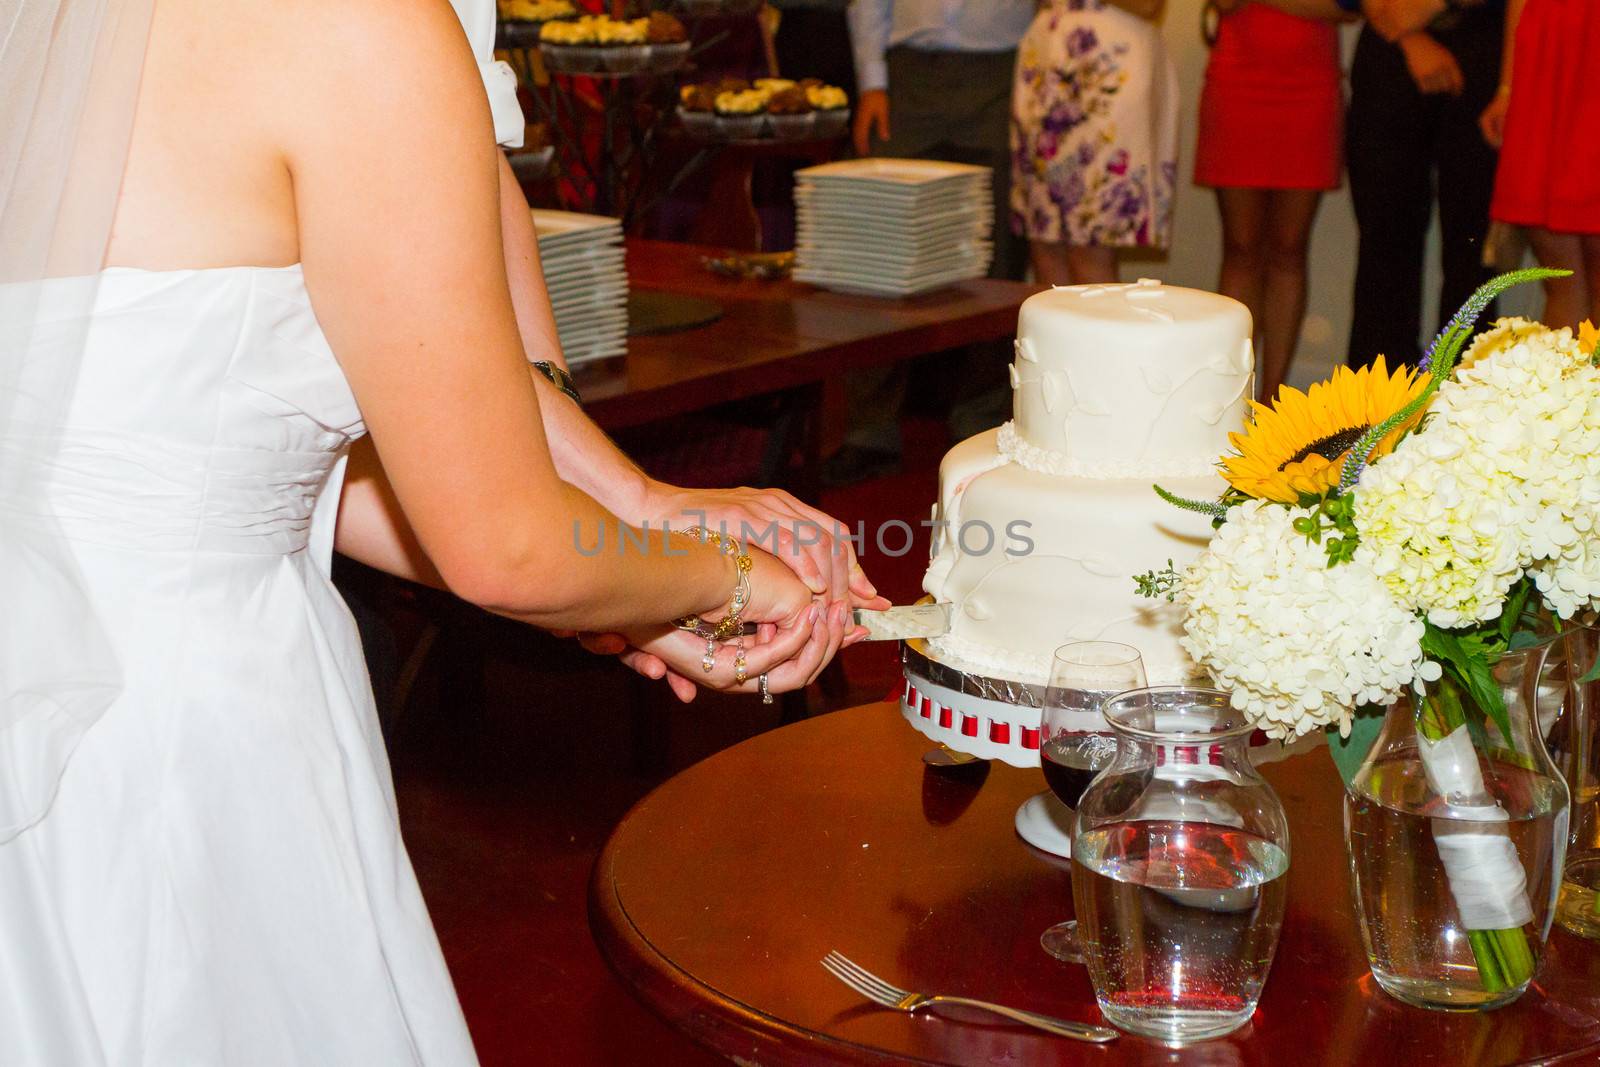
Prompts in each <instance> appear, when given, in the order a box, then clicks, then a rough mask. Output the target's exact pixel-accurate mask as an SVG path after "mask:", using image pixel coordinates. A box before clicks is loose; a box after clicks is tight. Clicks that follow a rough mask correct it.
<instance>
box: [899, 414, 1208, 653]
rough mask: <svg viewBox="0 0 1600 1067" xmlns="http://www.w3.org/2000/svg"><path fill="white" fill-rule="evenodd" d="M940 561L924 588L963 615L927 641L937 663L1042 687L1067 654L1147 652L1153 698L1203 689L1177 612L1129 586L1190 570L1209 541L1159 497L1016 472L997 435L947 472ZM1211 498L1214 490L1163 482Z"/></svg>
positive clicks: (1140, 484)
mask: <svg viewBox="0 0 1600 1067" xmlns="http://www.w3.org/2000/svg"><path fill="white" fill-rule="evenodd" d="M940 475H941V481H942V482H943V484H942V485H941V486H940V500H941V502H940V516H939V518H940V519H941V520H942V522H943V525H942V526H941V529H940V533H939V541H938V548H937V551H936V553H935V555H934V559H933V562H932V563H931V564H930V566H929V568H928V573H927V577H926V578H925V580H924V583H923V588H924V589H925V590H926V591H927V592H928V593H930V594H932V595H933V597H934V598H935V599H936V600H940V601H948V602H951V603H953V604H954V605H955V608H956V610H955V611H954V612H953V613H952V616H951V628H950V632H949V633H948V634H946V635H945V636H943V637H940V638H937V639H935V640H934V641H933V642H931V648H932V651H933V654H934V655H936V656H937V657H938V658H939V659H940V660H941V661H943V662H947V663H951V664H953V665H955V666H958V667H961V668H963V669H966V670H970V671H972V672H974V673H977V674H981V675H988V676H992V677H1000V678H1010V679H1015V680H1017V681H1020V682H1027V683H1032V684H1043V683H1045V682H1046V681H1047V680H1048V677H1049V671H1050V659H1051V654H1052V653H1053V651H1054V650H1055V649H1056V648H1057V647H1059V646H1060V645H1063V644H1066V643H1067V642H1069V641H1120V642H1122V643H1124V644H1129V645H1132V646H1134V647H1135V648H1138V649H1139V650H1140V652H1141V653H1142V655H1143V657H1144V661H1145V670H1146V672H1147V673H1148V675H1149V680H1150V683H1151V684H1152V685H1158V684H1175V683H1180V682H1188V681H1194V680H1196V679H1197V678H1203V675H1201V674H1199V672H1197V670H1196V668H1195V666H1194V664H1193V663H1192V661H1190V659H1189V657H1188V655H1187V654H1186V653H1185V652H1184V651H1183V649H1182V647H1181V646H1180V645H1179V643H1178V641H1179V638H1180V637H1182V636H1183V626H1182V609H1181V608H1180V607H1179V605H1177V604H1174V603H1170V602H1168V601H1165V600H1152V599H1150V598H1147V597H1142V596H1140V595H1139V593H1138V591H1137V589H1136V587H1135V584H1134V576H1135V575H1137V574H1142V573H1144V572H1146V571H1149V570H1152V569H1154V570H1160V569H1162V568H1163V567H1165V566H1166V565H1167V563H1168V562H1169V561H1171V562H1172V563H1174V564H1175V565H1176V566H1178V567H1179V568H1182V567H1183V566H1185V565H1186V564H1188V563H1189V562H1191V561H1192V560H1193V559H1194V558H1195V557H1196V556H1198V555H1199V553H1200V551H1201V550H1202V549H1203V548H1204V547H1205V546H1206V544H1207V543H1208V542H1209V541H1210V539H1211V533H1212V528H1211V522H1210V520H1209V518H1207V517H1206V516H1204V515H1198V514H1195V513H1193V512H1187V511H1182V510H1180V509H1178V508H1176V507H1173V506H1172V505H1170V504H1168V503H1166V502H1165V501H1163V500H1162V499H1161V498H1160V497H1158V496H1157V495H1156V494H1155V490H1154V488H1153V487H1152V485H1151V481H1150V480H1147V479H1134V478H1114V479H1109V478H1108V479H1094V478H1071V477H1059V476H1056V475H1051V474H1044V473H1040V472H1038V471H1034V470H1029V469H1026V468H1024V467H1022V466H1020V465H1018V464H1016V463H1014V462H1010V461H1007V460H1006V459H1005V458H1004V457H1003V456H1002V455H1000V454H999V453H998V451H997V450H996V449H995V444H994V435H993V434H983V435H980V436H978V437H975V438H972V439H970V440H968V441H965V442H963V443H962V444H961V445H958V446H957V447H956V448H955V449H953V450H952V451H951V453H950V454H949V456H947V457H946V461H945V463H944V465H943V466H942V467H941V471H940ZM1163 488H1166V489H1168V490H1170V491H1172V492H1175V493H1177V494H1179V495H1181V496H1190V497H1197V498H1201V499H1215V498H1216V497H1217V495H1218V494H1219V493H1220V492H1221V491H1222V489H1223V482H1222V480H1221V479H1220V478H1216V477H1209V476H1208V477H1201V478H1182V479H1172V480H1170V481H1164V482H1163Z"/></svg>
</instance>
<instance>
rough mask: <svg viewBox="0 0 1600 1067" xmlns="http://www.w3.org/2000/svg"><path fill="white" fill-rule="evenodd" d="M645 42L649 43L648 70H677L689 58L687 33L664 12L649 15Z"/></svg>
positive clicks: (664, 71) (681, 25)
mask: <svg viewBox="0 0 1600 1067" xmlns="http://www.w3.org/2000/svg"><path fill="white" fill-rule="evenodd" d="M645 40H647V41H649V42H650V69H651V70H653V71H658V72H660V73H666V72H667V71H673V70H677V69H678V68H679V67H681V66H683V61H684V60H685V59H687V58H688V56H689V31H688V30H687V29H685V28H684V25H683V23H681V22H679V21H678V20H677V19H675V18H673V17H672V16H671V15H669V14H667V13H666V12H665V11H653V12H651V13H650V17H649V19H648V22H647V25H646V27H645Z"/></svg>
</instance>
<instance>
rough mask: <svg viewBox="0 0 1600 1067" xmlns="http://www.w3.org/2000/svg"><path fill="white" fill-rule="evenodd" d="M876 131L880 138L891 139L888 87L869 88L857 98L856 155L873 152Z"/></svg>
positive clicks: (881, 139)
mask: <svg viewBox="0 0 1600 1067" xmlns="http://www.w3.org/2000/svg"><path fill="white" fill-rule="evenodd" d="M874 131H876V133H877V136H878V140H880V141H887V140H888V139H889V93H888V90H886V89H868V90H866V91H865V92H863V93H862V94H861V96H860V98H859V99H858V100H856V118H855V142H856V155H858V156H869V155H871V154H872V135H873V133H874Z"/></svg>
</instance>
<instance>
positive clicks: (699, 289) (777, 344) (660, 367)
mask: <svg viewBox="0 0 1600 1067" xmlns="http://www.w3.org/2000/svg"><path fill="white" fill-rule="evenodd" d="M722 254H724V253H723V252H722V250H720V249H713V248H706V247H702V246H698V245H686V244H673V243H669V242H665V241H643V240H634V239H630V240H629V241H628V243H627V257H628V258H627V263H628V279H629V285H630V287H631V288H633V289H636V290H659V291H664V292H670V293H677V294H682V295H686V296H698V297H704V298H707V299H710V300H714V301H716V302H717V303H718V304H720V305H722V317H721V318H719V319H717V320H716V321H715V322H712V323H710V324H709V325H706V326H702V327H697V328H694V329H689V330H684V331H681V332H678V333H668V334H659V335H655V336H646V337H631V338H629V339H628V354H627V355H626V356H625V357H622V358H619V359H609V360H604V361H602V362H600V363H596V364H590V365H587V366H583V367H579V368H578V369H577V370H576V371H575V372H574V377H575V378H576V379H577V382H578V388H579V389H580V390H581V391H582V393H583V400H584V407H585V409H586V410H587V411H588V412H589V414H590V416H591V417H592V418H594V420H595V421H596V422H598V423H599V424H600V425H601V426H604V427H606V428H607V429H617V428H620V427H624V426H635V425H638V424H641V423H646V422H650V421H652V420H654V419H659V418H665V417H668V416H672V415H683V414H687V413H689V412H693V411H698V410H701V409H704V408H707V407H710V406H712V405H714V404H721V403H724V402H727V401H730V400H744V399H748V398H750V397H753V396H758V395H761V394H764V393H774V392H779V391H783V390H788V389H794V388H797V387H802V386H817V385H820V384H821V383H822V382H824V381H826V380H828V379H829V378H833V377H837V376H838V375H839V374H841V373H842V372H844V371H845V370H848V369H849V368H851V367H861V366H871V365H874V364H881V363H892V362H895V361H898V360H905V359H911V358H913V357H915V356H920V355H926V354H928V353H931V352H939V351H942V350H944V349H947V348H955V347H958V346H961V345H966V344H972V343H973V342H976V341H990V340H994V339H997V338H1007V337H1011V336H1014V335H1015V333H1016V328H1017V309H1018V308H1019V307H1020V306H1021V305H1022V302H1023V301H1024V300H1026V299H1027V298H1028V297H1029V296H1031V295H1032V294H1033V293H1034V292H1035V291H1037V290H1036V287H1035V286H1032V285H1028V284H1025V283H1023V282H1009V281H996V280H994V279H989V278H980V279H974V280H972V281H968V282H962V283H960V284H958V285H953V286H950V287H948V288H945V289H941V290H939V291H938V292H934V293H927V294H925V295H922V296H915V297H909V298H906V299H900V300H890V299H884V298H881V297H866V296H847V295H844V294H841V293H830V292H827V291H825V290H821V289H817V288H815V287H814V286H810V285H806V284H804V283H802V282H795V281H789V280H783V281H757V280H754V279H733V278H723V277H720V276H718V275H715V274H712V273H711V272H709V271H707V270H706V269H705V268H704V267H703V266H702V265H701V263H700V260H701V258H702V257H704V256H708V255H710V256H716V255H722Z"/></svg>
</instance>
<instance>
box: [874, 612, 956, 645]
mask: <svg viewBox="0 0 1600 1067" xmlns="http://www.w3.org/2000/svg"><path fill="white" fill-rule="evenodd" d="M950 608H951V605H950V604H905V605H901V606H898V607H892V608H885V609H884V610H883V611H869V610H867V609H865V608H856V609H855V612H854V618H855V623H856V625H857V626H865V627H866V628H867V640H868V641H900V640H903V639H905V638H907V637H938V636H940V635H941V634H943V633H945V632H946V631H948V630H949V629H950Z"/></svg>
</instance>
